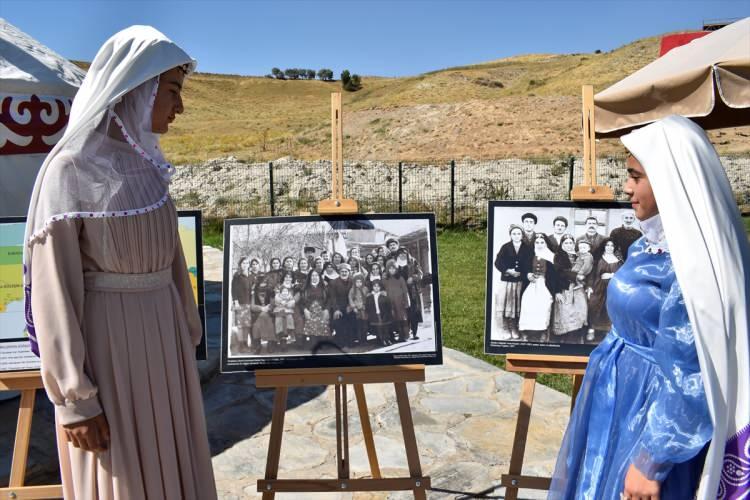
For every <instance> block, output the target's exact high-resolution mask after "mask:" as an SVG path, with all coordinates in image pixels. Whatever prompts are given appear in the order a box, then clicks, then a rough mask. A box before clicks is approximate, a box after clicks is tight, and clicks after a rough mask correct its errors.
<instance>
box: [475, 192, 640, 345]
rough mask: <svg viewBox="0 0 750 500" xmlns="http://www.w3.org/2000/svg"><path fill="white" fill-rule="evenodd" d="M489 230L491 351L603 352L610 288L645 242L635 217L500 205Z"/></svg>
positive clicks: (560, 206)
mask: <svg viewBox="0 0 750 500" xmlns="http://www.w3.org/2000/svg"><path fill="white" fill-rule="evenodd" d="M626 207H627V208H626ZM489 222H490V250H491V251H490V252H489V256H488V259H491V261H490V262H488V279H487V286H488V291H487V297H488V304H487V320H486V322H487V327H486V330H487V337H488V338H486V340H485V346H486V348H487V351H488V352H496V353H499V352H507V350H508V348H511V349H512V348H513V347H516V348H517V347H518V345H519V343H523V344H522V345H526V346H527V347H526V348H524V347H521V349H527V348H531V349H532V350H533V347H534V346H535V345H540V346H549V345H558V346H559V345H564V344H572V345H594V344H597V343H598V342H599V341H600V340H601V339H602V338H603V337H604V335H606V333H607V332H608V331H609V329H610V327H611V323H610V319H609V316H608V315H607V286H608V285H609V281H610V279H611V278H612V276H613V274H614V273H615V272H616V271H617V270H618V269H619V268H620V267H621V266H622V265H623V263H624V262H625V260H626V259H627V256H628V248H629V247H630V244H631V243H633V242H634V241H635V240H637V239H638V238H640V237H641V235H642V233H641V230H640V228H639V226H638V221H637V220H636V218H635V214H634V213H633V211H632V209H630V207H629V206H627V205H625V204H616V203H609V204H605V205H591V204H588V205H587V206H586V208H582V207H578V206H576V205H575V204H573V203H566V202H550V203H548V204H543V203H541V202H539V204H538V205H536V206H535V205H533V204H529V203H528V202H527V203H522V204H519V203H512V202H509V203H505V202H492V203H491V206H490V221H489ZM584 350H585V349H584ZM516 351H517V349H516V350H514V352H516Z"/></svg>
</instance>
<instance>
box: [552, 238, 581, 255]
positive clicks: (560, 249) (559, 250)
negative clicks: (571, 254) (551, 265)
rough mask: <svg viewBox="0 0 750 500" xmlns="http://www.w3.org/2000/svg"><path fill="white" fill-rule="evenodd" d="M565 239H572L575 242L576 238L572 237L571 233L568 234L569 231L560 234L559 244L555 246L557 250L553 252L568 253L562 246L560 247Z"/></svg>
mask: <svg viewBox="0 0 750 500" xmlns="http://www.w3.org/2000/svg"><path fill="white" fill-rule="evenodd" d="M566 240H570V241H572V242H573V243H574V244H575V242H576V239H575V238H574V237H573V235H572V234H569V233H565V234H563V235H562V236H561V237H560V245H559V246H558V247H557V252H555V253H558V254H565V255H567V254H568V252H566V251H565V250H563V247H562V246H563V242H565V241H566Z"/></svg>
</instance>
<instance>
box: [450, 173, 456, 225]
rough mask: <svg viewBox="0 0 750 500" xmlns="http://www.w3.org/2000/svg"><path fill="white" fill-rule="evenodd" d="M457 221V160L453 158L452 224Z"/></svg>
mask: <svg viewBox="0 0 750 500" xmlns="http://www.w3.org/2000/svg"><path fill="white" fill-rule="evenodd" d="M455 223H456V161H455V160H451V226H452V225H454V224H455Z"/></svg>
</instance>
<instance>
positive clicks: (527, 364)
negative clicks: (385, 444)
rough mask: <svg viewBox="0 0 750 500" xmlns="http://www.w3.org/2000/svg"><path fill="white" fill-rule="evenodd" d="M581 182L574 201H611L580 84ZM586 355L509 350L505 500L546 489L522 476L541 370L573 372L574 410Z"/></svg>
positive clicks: (587, 95)
mask: <svg viewBox="0 0 750 500" xmlns="http://www.w3.org/2000/svg"><path fill="white" fill-rule="evenodd" d="M582 116H583V183H582V184H581V185H579V186H575V187H573V190H572V191H571V192H570V199H571V200H573V201H610V200H613V199H614V194H613V193H612V189H611V188H610V187H609V186H605V185H598V184H596V142H595V135H594V132H595V129H594V124H595V121H594V88H593V86H591V85H584V86H583V109H582ZM588 359H589V358H588V356H549V355H531V354H508V355H507V356H506V358H505V369H506V371H509V372H517V373H523V385H522V387H521V401H520V404H519V407H518V420H517V421H516V432H515V436H514V437H513V451H512V453H511V456H510V467H509V470H508V474H503V476H502V478H501V484H502V485H503V486H505V488H506V489H505V498H506V500H516V499H517V498H518V490H519V489H520V488H528V489H532V490H549V487H550V478H547V477H533V476H524V475H522V474H521V470H522V468H523V456H524V453H525V451H526V438H527V436H528V434H529V420H530V418H531V407H532V405H533V403H534V388H535V387H536V379H537V375H538V374H540V373H558V374H565V375H572V376H573V394H572V396H571V400H570V411H571V413H572V412H573V406H574V405H575V401H576V396H577V395H578V391H579V389H580V388H581V383H582V382H583V374H584V372H585V371H586V365H587V364H588Z"/></svg>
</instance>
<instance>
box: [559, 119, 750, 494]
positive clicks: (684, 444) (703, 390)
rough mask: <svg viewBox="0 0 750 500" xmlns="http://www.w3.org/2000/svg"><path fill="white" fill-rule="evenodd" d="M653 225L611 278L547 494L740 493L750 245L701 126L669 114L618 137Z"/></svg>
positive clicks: (749, 459) (749, 369)
mask: <svg viewBox="0 0 750 500" xmlns="http://www.w3.org/2000/svg"><path fill="white" fill-rule="evenodd" d="M622 142H623V144H625V146H626V147H627V148H628V150H629V151H630V152H631V154H632V156H631V157H629V158H628V160H627V166H628V174H629V175H628V179H627V181H626V183H625V189H624V191H625V193H626V194H627V195H628V196H629V197H630V201H631V203H632V206H633V209H634V211H635V214H636V217H637V218H638V219H639V220H640V225H641V228H642V229H643V232H644V236H643V237H641V238H639V239H638V240H637V241H635V242H634V243H632V244H631V246H630V249H629V255H628V258H627V260H626V261H625V262H624V264H623V265H622V266H621V267H620V268H619V269H618V270H617V272H616V273H615V274H614V275H613V276H611V277H610V280H609V281H610V283H609V286H608V287H607V295H608V297H607V310H608V313H609V318H610V319H611V323H612V328H611V330H610V332H609V333H608V334H607V336H606V337H605V338H604V340H603V341H602V342H601V343H600V344H599V346H598V347H597V348H596V349H594V351H593V352H592V353H591V356H590V358H589V363H588V367H587V369H586V374H585V376H584V379H583V384H582V386H581V389H580V392H579V393H578V397H577V399H576V404H575V409H574V412H573V414H572V415H571V418H570V422H569V424H568V429H567V431H566V433H565V437H564V439H563V444H562V448H561V450H560V454H559V457H558V461H557V466H556V468H555V473H554V475H553V478H552V484H551V490H550V498H552V499H579V498H592V499H594V498H596V499H598V498H660V499H662V500H670V499H689V498H698V499H700V500H707V499H715V498H743V497H745V496H746V494H747V484H748V483H747V466H746V465H745V464H747V463H750V456H749V454H748V448H747V443H748V438H749V437H750V416H749V414H748V408H750V401H749V399H748V398H750V360H749V359H748V358H749V357H748V342H749V341H750V339H748V331H749V330H750V321H749V318H748V308H747V305H748V300H749V299H750V294H749V292H750V269H749V268H748V265H750V246H749V245H748V240H747V236H746V235H745V230H744V227H743V224H742V221H741V218H740V214H739V211H738V210H737V204H736V201H735V199H734V196H733V194H732V190H731V187H730V184H729V181H728V179H727V176H726V173H725V172H724V169H723V167H722V165H721V162H720V160H719V157H718V155H717V153H716V151H715V150H714V148H713V146H712V145H711V143H710V141H709V140H708V137H707V136H706V133H705V132H704V131H703V130H702V129H701V128H700V127H698V126H697V125H696V124H695V123H693V122H692V121H690V120H688V119H686V118H683V117H679V116H670V117H667V118H665V119H662V120H659V121H657V122H655V123H653V124H651V125H647V126H645V127H643V128H641V129H638V130H635V131H634V132H631V133H630V134H628V135H625V136H623V138H622Z"/></svg>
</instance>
